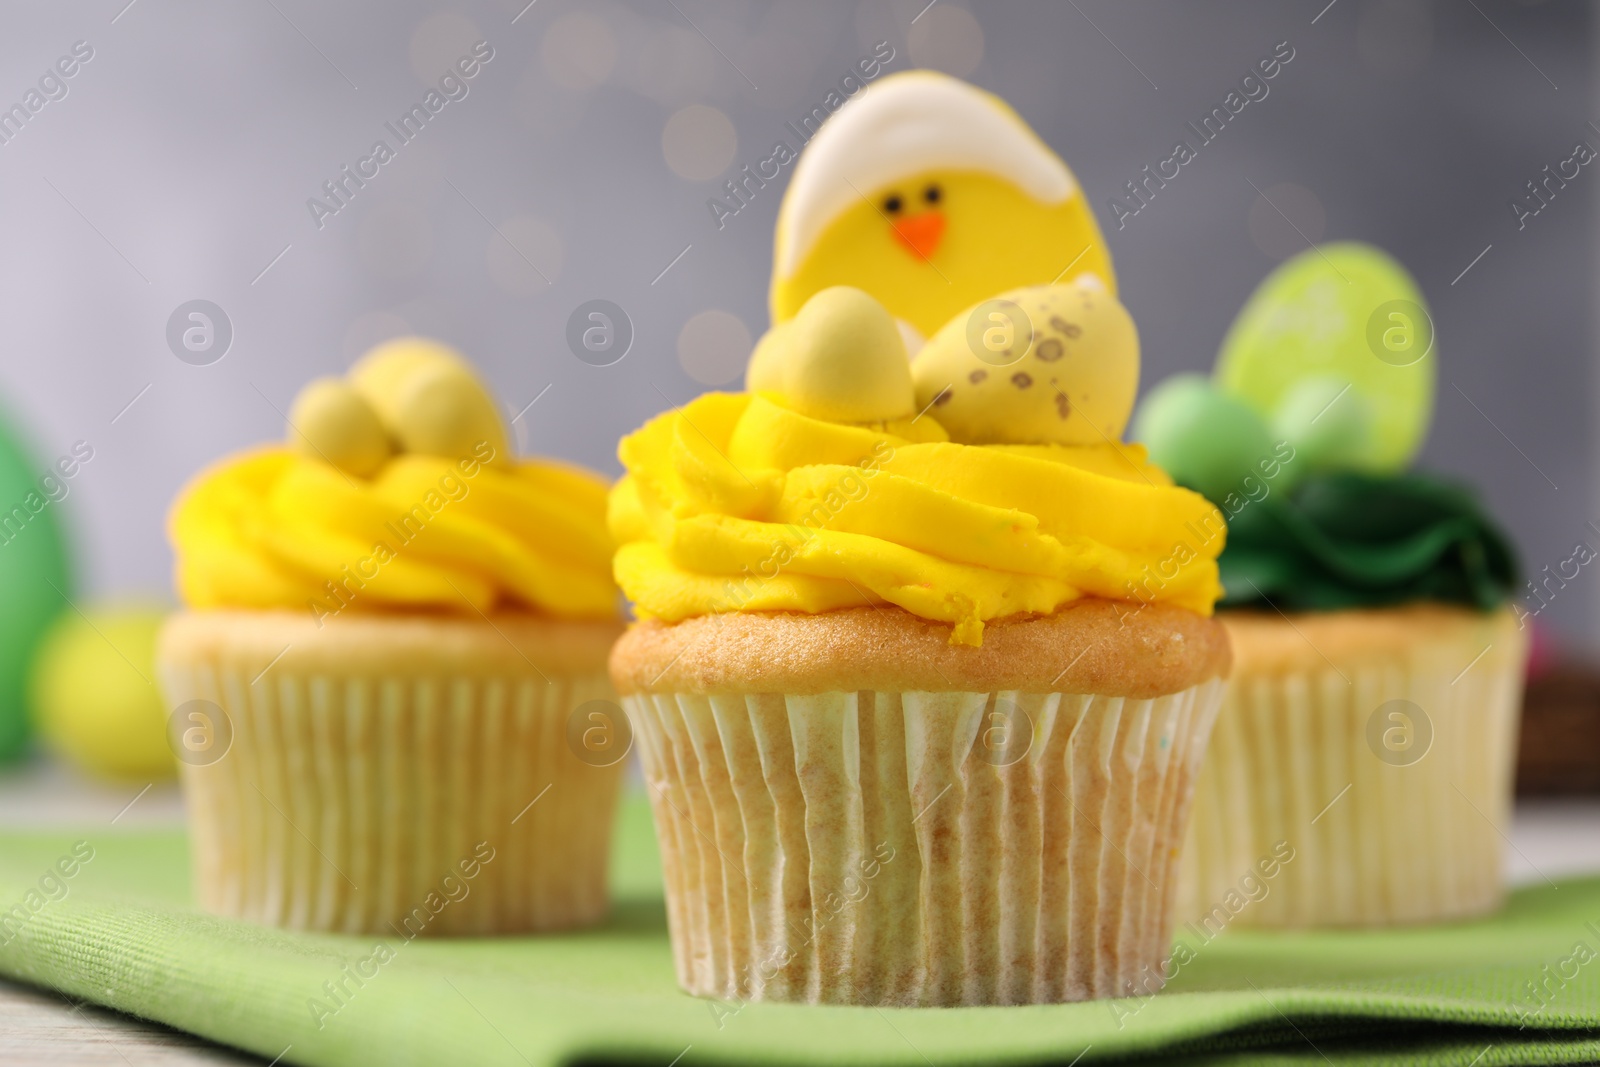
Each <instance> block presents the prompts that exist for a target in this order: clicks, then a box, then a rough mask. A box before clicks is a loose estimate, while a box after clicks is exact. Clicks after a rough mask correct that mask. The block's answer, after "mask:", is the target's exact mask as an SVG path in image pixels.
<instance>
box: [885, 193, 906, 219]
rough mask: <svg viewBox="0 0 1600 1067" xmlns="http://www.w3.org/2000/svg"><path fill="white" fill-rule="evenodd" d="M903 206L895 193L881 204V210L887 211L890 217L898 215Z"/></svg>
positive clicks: (898, 195)
mask: <svg viewBox="0 0 1600 1067" xmlns="http://www.w3.org/2000/svg"><path fill="white" fill-rule="evenodd" d="M904 206H905V204H904V202H903V201H901V199H900V194H899V193H895V194H894V195H893V196H891V197H889V199H887V200H885V201H884V202H883V210H885V211H887V212H888V213H889V214H891V215H898V214H900V209H901V208H902V207H904Z"/></svg>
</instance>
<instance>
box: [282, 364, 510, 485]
mask: <svg viewBox="0 0 1600 1067" xmlns="http://www.w3.org/2000/svg"><path fill="white" fill-rule="evenodd" d="M288 436H289V443H290V445H291V446H292V447H294V448H295V449H296V450H297V451H299V452H301V453H302V454H304V455H306V456H307V457H309V458H313V459H320V460H323V461H324V462H327V463H331V464H332V465H333V466H335V467H338V468H339V469H340V470H342V471H344V472H345V473H346V474H351V475H354V476H355V477H358V478H371V477H373V476H374V475H376V474H377V473H378V472H379V471H380V470H381V469H382V468H383V466H384V464H385V463H387V462H388V461H389V459H390V458H391V457H393V456H395V455H397V454H399V453H412V454H416V455H426V456H439V457H441V458H444V459H451V460H459V459H461V458H463V457H466V456H473V455H477V456H478V457H479V458H480V459H481V458H482V455H481V454H480V453H481V451H482V446H483V445H484V444H487V445H488V446H489V448H491V449H493V452H492V456H493V459H491V460H488V461H487V462H491V463H506V462H509V461H510V457H511V450H510V448H509V447H508V443H507V437H506V428H505V423H504V421H502V420H501V418H500V413H499V412H498V411H497V410H496V408H495V405H494V400H493V398H491V397H490V395H489V391H488V390H487V389H485V388H484V386H483V383H482V382H480V381H479V380H478V377H477V375H475V374H474V373H473V372H472V369H471V368H470V367H469V366H468V365H467V363H466V361H465V360H463V359H462V358H461V357H460V356H459V355H457V354H456V352H455V351H454V350H452V349H450V348H448V347H446V346H445V345H442V344H439V343H438V342H437V341H429V340H426V339H424V338H420V337H405V338H399V339H397V340H394V341H389V342H387V343H385V344H382V345H379V346H378V347H377V348H374V349H373V350H372V351H371V352H369V353H367V354H366V355H365V356H363V357H361V359H360V360H358V361H357V362H356V365H355V366H354V367H352V368H351V369H350V373H349V375H348V376H347V377H344V378H318V379H316V380H315V381H312V382H310V383H308V384H307V385H306V387H305V388H304V389H302V390H300V395H299V396H297V397H296V398H295V401H294V406H293V407H292V408H291V409H290V411H289V431H288Z"/></svg>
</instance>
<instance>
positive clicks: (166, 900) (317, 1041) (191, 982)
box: [0, 798, 1600, 1067]
mask: <svg viewBox="0 0 1600 1067" xmlns="http://www.w3.org/2000/svg"><path fill="white" fill-rule="evenodd" d="M79 842H82V843H81V844H79ZM75 845H76V846H77V851H76V853H75V852H74V846H75ZM90 850H92V858H89V859H88V860H87V862H84V861H83V860H82V856H83V855H85V854H86V853H88V852H89V851H90ZM66 870H71V872H72V873H71V875H70V876H67V875H66V874H64V873H63V872H64V871H66ZM614 882H615V889H616V903H615V907H614V909H613V912H612V916H611V919H610V921H609V922H608V923H607V924H606V925H605V926H604V927H603V928H601V929H598V930H593V931H589V932H587V933H583V934H574V935H567V936H559V937H544V938H502V939H493V940H472V941H427V940H417V941H413V942H410V943H407V942H404V941H402V940H401V939H400V938H398V937H389V938H387V939H382V938H372V937H334V936H325V935H313V934H296V933H288V932H284V931H280V930H271V929H265V928H261V927H256V926H250V925H246V924H243V923H237V922H230V921H226V920H222V919H216V918H212V917H210V916H207V915H204V914H201V913H199V912H197V911H196V910H195V909H194V907H193V906H192V905H191V904H190V901H189V888H188V860H187V852H186V846H185V843H184V839H183V836H182V835H181V834H180V833H177V832H174V831H158V832H125V833H123V832H112V831H111V830H109V829H101V830H95V831H92V832H84V833H82V834H78V835H71V834H57V833H49V834H40V833H7V834H0V974H5V975H7V976H10V977H12V978H16V979H19V980H21V981H24V982H29V983H32V984H35V985H40V986H45V987H49V988H52V989H57V990H60V991H61V992H62V993H64V994H65V995H67V996H68V997H71V998H74V999H77V998H81V999H84V1000H90V1001H94V1002H96V1003H99V1004H104V1005H107V1006H109V1007H112V1008H117V1009H120V1010H122V1011H126V1012H130V1013H132V1014H134V1015H140V1016H144V1017H146V1018H150V1019H155V1020H159V1021H161V1022H164V1023H167V1024H169V1025H171V1026H175V1027H178V1028H179V1029H183V1030H188V1031H192V1032H194V1033H196V1034H201V1035H204V1036H205V1037H208V1038H212V1039H214V1040H216V1041H220V1042H223V1043H226V1044H229V1045H236V1046H238V1047H240V1048H244V1049H249V1050H251V1051H253V1052H256V1053H259V1054H261V1055H262V1056H264V1057H266V1058H267V1059H269V1060H270V1059H271V1058H272V1057H274V1056H279V1055H280V1054H282V1055H283V1059H282V1061H281V1062H283V1063H286V1064H287V1063H303V1064H357V1063H383V1064H427V1065H430V1067H431V1065H434V1064H444V1063H451V1064H454V1063H473V1064H513V1065H515V1064H538V1065H544V1064H579V1063H582V1064H599V1063H627V1064H649V1065H652V1067H668V1065H669V1064H674V1063H675V1064H677V1065H678V1067H696V1065H700V1064H803V1063H820V1064H837V1065H868V1064H871V1065H896V1064H904V1065H907V1067H925V1065H928V1067H931V1065H944V1064H1046V1063H1052V1064H1062V1065H1066V1064H1071V1063H1074V1062H1077V1063H1083V1064H1087V1063H1091V1062H1101V1061H1105V1060H1110V1059H1122V1058H1128V1057H1139V1056H1150V1057H1158V1058H1160V1059H1161V1061H1162V1062H1185V1063H1197V1064H1198V1063H1205V1064H1233V1063H1247V1062H1248V1063H1280V1062H1281V1063H1296V1064H1300V1063H1314V1064H1321V1063H1346V1062H1348V1063H1396V1064H1424V1063H1426V1064H1447V1063H1454V1064H1461V1065H1462V1067H1466V1065H1469V1064H1470V1065H1472V1067H1491V1065H1495V1064H1507V1063H1580V1062H1595V1061H1597V1060H1600V879H1582V880H1574V881H1569V882H1566V883H1564V884H1562V885H1560V886H1559V887H1557V886H1541V887H1539V888H1535V889H1527V890H1523V891H1521V892H1519V893H1517V894H1515V895H1514V896H1513V897H1512V899H1511V902H1510V904H1509V906H1508V907H1507V908H1506V909H1505V910H1504V911H1503V912H1502V913H1501V914H1500V915H1498V916H1496V917H1494V918H1493V919H1490V920H1487V921H1484V922H1476V923H1461V924H1454V925H1447V926H1436V927H1428V928H1417V929H1404V930H1397V931H1384V932H1372V933H1367V932H1349V933H1318V934H1265V933H1248V932H1244V931H1229V932H1227V933H1225V934H1223V935H1222V936H1220V937H1218V938H1216V939H1215V940H1213V941H1210V942H1205V941H1200V940H1199V939H1197V938H1196V937H1195V936H1194V935H1193V934H1187V935H1184V936H1186V937H1188V939H1189V940H1188V947H1189V950H1190V952H1191V953H1192V957H1193V958H1192V959H1188V962H1186V963H1184V964H1183V965H1182V966H1181V969H1180V970H1179V973H1178V975H1177V977H1176V979H1175V980H1174V981H1173V982H1172V983H1171V984H1170V985H1169V987H1168V989H1167V991H1166V992H1163V993H1161V994H1160V995H1158V996H1154V997H1150V998H1147V999H1144V1000H1139V999H1130V1000H1121V1001H1100V1002H1093V1003H1087V1004H1063V1005H1056V1006H1051V1007H1030V1008H961V1009H931V1010H903V1009H895V1010H888V1009H886V1010H881V1011H880V1010H877V1009H871V1008H813V1007H802V1006H792V1005H774V1004H750V1005H749V1006H747V1007H743V1008H741V1007H740V1006H739V1005H737V1004H716V1003H714V1002H710V1001H704V1000H696V999H694V998H691V997H688V996H685V995H684V994H682V993H680V992H679V991H678V988H677V985H676V983H675V981H674V978H673V967H672V953H671V948H670V946H669V945H668V943H667V929H666V918H665V913H664V911H663V908H662V901H661V888H660V870H659V866H658V861H657V857H656V852H655V845H654V838H653V836H652V834H651V828H650V822H649V813H648V810H647V809H646V807H645V805H644V803H643V801H642V800H640V799H637V798H634V799H632V800H630V802H629V803H627V804H625V805H624V808H623V812H622V816H621V822H620V825H619V835H618V840H617V850H616V866H615V874H614ZM19 909H20V910H19ZM380 942H384V944H385V949H384V952H383V953H377V946H378V945H379V943H380ZM375 954H378V955H392V958H390V959H388V961H387V962H384V963H382V964H375V963H371V962H368V963H363V962H362V961H370V960H372V959H373V957H374V956H375ZM1180 958H1184V959H1187V956H1186V955H1183V956H1180ZM358 964H360V965H361V969H362V970H364V971H366V972H367V973H369V974H371V977H370V978H366V979H360V978H359V977H358V978H357V979H355V980H352V979H350V978H348V977H346V975H347V973H348V972H347V971H346V970H345V968H346V966H347V965H348V966H350V967H352V968H354V967H356V966H357V965H358ZM374 970H375V972H376V973H373V972H374ZM341 980H343V983H344V986H345V989H346V990H347V992H346V993H345V994H343V995H341V996H340V998H339V1001H337V1002H336V1001H334V1000H332V999H330V998H329V996H328V993H327V991H326V988H325V986H324V983H333V984H337V983H339V982H340V981H341ZM317 1004H320V1005H321V1010H320V1011H319V1010H318V1008H317V1007H315V1006H314V1005H317ZM335 1004H337V1010H336V1011H335V1010H332V1008H333V1006H334V1005H335ZM286 1050H287V1051H286Z"/></svg>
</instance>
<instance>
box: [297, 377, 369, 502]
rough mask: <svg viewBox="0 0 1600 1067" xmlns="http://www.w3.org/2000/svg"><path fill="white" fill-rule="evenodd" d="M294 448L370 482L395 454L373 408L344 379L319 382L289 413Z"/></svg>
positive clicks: (304, 391)
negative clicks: (392, 454)
mask: <svg viewBox="0 0 1600 1067" xmlns="http://www.w3.org/2000/svg"><path fill="white" fill-rule="evenodd" d="M289 444H290V445H291V446H292V447H293V448H294V449H295V450H296V451H298V452H300V453H302V454H304V455H305V456H307V457H309V458H311V459H319V460H322V461H323V462H325V463H331V464H333V465H334V466H335V467H338V468H339V469H340V470H342V471H345V472H346V473H348V474H353V475H355V476H356V477H357V478H370V477H372V476H373V475H374V474H376V473H378V471H379V470H380V469H381V468H382V467H383V465H384V463H386V462H387V461H388V459H389V455H390V453H391V451H392V448H391V445H390V441H389V435H388V433H387V432H385V430H384V428H383V423H381V422H380V421H379V420H378V413H377V412H376V411H374V410H373V409H372V405H371V404H369V403H367V401H366V399H365V398H364V397H363V396H362V395H361V394H360V393H358V392H356V391H355V389H353V388H351V386H350V383H349V382H346V381H345V380H344V379H342V378H318V379H316V380H315V381H312V382H310V383H308V384H307V385H306V387H305V388H304V389H301V390H300V395H299V396H297V397H295V398H294V405H293V406H292V407H290V409H289Z"/></svg>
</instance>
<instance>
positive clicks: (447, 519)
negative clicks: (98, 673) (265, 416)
mask: <svg viewBox="0 0 1600 1067" xmlns="http://www.w3.org/2000/svg"><path fill="white" fill-rule="evenodd" d="M494 458H495V457H494V455H493V449H492V448H491V447H490V446H487V445H485V446H483V447H482V448H481V449H480V450H479V451H478V452H477V453H476V454H473V455H469V456H467V457H465V458H463V459H460V460H455V461H451V460H447V459H442V458H439V457H435V456H419V455H401V456H398V457H396V458H394V459H392V460H390V461H389V462H388V463H387V464H386V465H385V466H384V467H383V468H382V470H380V471H379V472H378V473H377V474H376V475H375V476H374V477H373V478H372V479H371V480H362V479H354V478H350V477H348V476H347V475H345V474H343V473H342V472H341V471H339V470H338V469H337V468H335V467H333V466H332V465H330V464H327V463H324V462H321V461H320V460H316V459H308V458H306V457H304V456H301V455H297V454H295V453H294V452H293V451H291V450H290V449H287V448H282V447H271V448H263V449H260V450H257V451H254V452H247V453H245V454H243V455H240V456H234V457H231V458H229V459H226V460H223V461H222V462H221V463H219V464H217V465H216V466H215V467H213V468H211V469H210V470H207V471H204V472H202V473H201V474H200V475H199V476H198V477H197V478H196V479H195V480H194V481H193V482H192V483H191V484H190V485H189V487H188V488H187V489H185V490H184V492H183V493H182V495H181V496H180V497H179V498H178V502H177V504H176V505H175V506H174V508H173V511H172V516H171V522H170V532H171V537H172V543H173V546H174V549H175V550H176V554H177V585H178V593H179V595H180V596H181V597H182V598H183V600H184V602H185V603H187V604H188V605H189V606H190V607H195V608H223V607H233V608H292V609H299V610H309V611H310V612H312V614H314V615H316V616H317V617H318V618H319V619H320V618H324V617H326V616H327V615H333V614H338V613H339V612H340V611H343V610H347V609H348V610H351V611H383V610H390V611H393V610H436V611H451V612H458V613H464V614H467V615H476V614H477V613H478V612H485V613H487V612H489V611H492V610H494V609H496V608H504V607H522V608H531V609H535V610H538V611H542V612H547V613H549V614H552V615H560V616H568V617H573V618H607V617H610V616H614V615H615V614H616V590H615V586H613V584H612V582H611V578H610V574H609V571H610V560H611V540H610V538H609V537H608V536H607V534H606V529H605V507H606V503H605V497H606V483H605V482H604V481H602V480H601V479H600V478H599V477H597V476H596V475H593V474H590V473H588V472H587V471H582V470H579V469H576V468H573V467H567V466H564V465H560V464H556V463H551V462H546V461H531V460H519V461H517V462H515V463H513V464H509V465H495V464H494V463H493V460H494Z"/></svg>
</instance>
